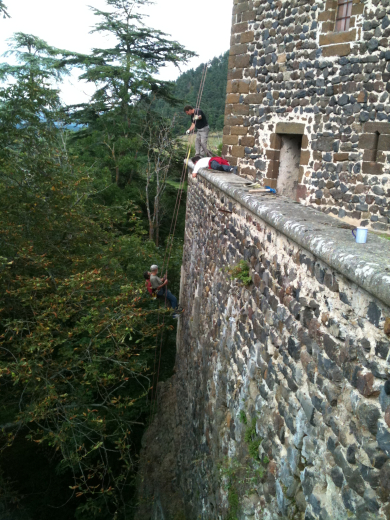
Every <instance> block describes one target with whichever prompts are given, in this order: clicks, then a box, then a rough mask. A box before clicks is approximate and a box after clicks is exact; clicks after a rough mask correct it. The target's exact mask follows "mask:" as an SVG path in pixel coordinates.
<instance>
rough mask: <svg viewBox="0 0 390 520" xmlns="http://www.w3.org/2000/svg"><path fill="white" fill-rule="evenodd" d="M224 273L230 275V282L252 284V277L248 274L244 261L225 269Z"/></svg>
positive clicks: (247, 265)
mask: <svg viewBox="0 0 390 520" xmlns="http://www.w3.org/2000/svg"><path fill="white" fill-rule="evenodd" d="M225 272H227V273H228V274H229V275H230V278H231V279H232V280H239V281H240V282H242V283H243V284H244V285H250V284H251V283H252V277H251V275H250V272H249V264H248V262H246V261H245V260H240V262H239V263H238V264H236V265H229V266H227V267H226V268H225Z"/></svg>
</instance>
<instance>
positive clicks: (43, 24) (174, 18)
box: [0, 0, 233, 104]
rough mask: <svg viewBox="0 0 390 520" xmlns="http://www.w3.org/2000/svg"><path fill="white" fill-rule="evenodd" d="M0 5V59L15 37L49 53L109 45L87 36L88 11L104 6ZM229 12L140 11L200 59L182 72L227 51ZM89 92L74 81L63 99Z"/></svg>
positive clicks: (225, 4)
mask: <svg viewBox="0 0 390 520" xmlns="http://www.w3.org/2000/svg"><path fill="white" fill-rule="evenodd" d="M5 4H6V5H7V7H8V12H9V14H10V15H11V18H10V19H8V18H7V19H3V18H1V17H0V55H2V54H4V52H5V51H6V50H7V42H6V40H7V39H8V38H10V37H11V36H12V34H13V33H15V32H25V33H29V34H34V35H35V36H39V37H40V38H42V39H43V40H45V41H47V42H48V43H49V44H50V45H52V46H54V47H59V48H60V49H68V50H74V51H78V52H85V53H87V52H89V50H90V49H91V48H93V47H104V46H105V44H106V43H107V41H108V40H106V41H105V40H104V38H102V36H101V35H97V34H89V32H90V30H91V28H92V26H93V25H94V23H95V21H96V17H95V16H94V15H93V14H92V13H91V11H90V9H89V7H88V6H91V5H92V6H93V7H96V8H98V9H105V8H106V3H105V1H104V0H65V1H64V0H5ZM232 7H233V0H196V1H186V0H155V2H154V5H152V6H149V7H147V8H145V12H147V14H148V15H149V19H148V20H146V23H147V25H149V27H153V28H155V29H160V30H162V31H164V32H166V33H167V34H170V35H171V37H172V39H173V40H177V41H178V42H179V43H181V44H182V45H184V46H185V47H186V48H187V49H190V50H192V51H194V52H196V53H197V54H198V55H199V57H198V58H194V59H193V60H191V62H190V65H189V66H188V67H186V68H195V67H197V66H198V65H199V64H200V63H204V62H205V61H207V60H210V59H212V58H214V56H219V55H220V54H222V53H223V52H225V51H226V50H228V48H229V43H230V25H231V13H232ZM178 74H179V72H178V71H177V69H175V68H174V67H173V68H172V69H165V70H164V71H163V72H162V74H161V76H162V77H163V79H165V80H173V79H175V78H176V77H177V75H178ZM92 90H93V88H92V87H91V86H90V85H86V84H85V83H81V82H79V81H78V80H77V75H76V76H73V77H72V78H71V79H70V80H68V81H66V84H65V85H64V87H63V89H62V98H63V100H64V101H65V102H66V103H69V104H71V103H78V102H81V101H86V100H87V97H86V96H89V95H90V94H91V92H92Z"/></svg>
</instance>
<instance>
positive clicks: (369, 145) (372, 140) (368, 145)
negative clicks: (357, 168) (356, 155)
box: [359, 133, 377, 150]
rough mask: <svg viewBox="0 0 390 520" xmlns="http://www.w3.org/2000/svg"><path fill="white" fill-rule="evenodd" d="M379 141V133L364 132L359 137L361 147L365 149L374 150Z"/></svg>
mask: <svg viewBox="0 0 390 520" xmlns="http://www.w3.org/2000/svg"><path fill="white" fill-rule="evenodd" d="M376 143H377V135H376V134H375V133H373V134H366V133H364V134H362V135H361V136H360V139H359V148H363V149H365V150H374V149H375V147H376Z"/></svg>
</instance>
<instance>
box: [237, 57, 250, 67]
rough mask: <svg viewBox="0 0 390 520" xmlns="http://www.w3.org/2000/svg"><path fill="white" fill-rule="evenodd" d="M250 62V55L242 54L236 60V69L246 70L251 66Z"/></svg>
mask: <svg viewBox="0 0 390 520" xmlns="http://www.w3.org/2000/svg"><path fill="white" fill-rule="evenodd" d="M249 62H250V55H249V54H242V55H239V56H236V57H235V59H234V67H236V68H237V69H244V68H245V67H247V66H248V65H249Z"/></svg>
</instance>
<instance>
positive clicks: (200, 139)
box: [184, 105, 210, 157]
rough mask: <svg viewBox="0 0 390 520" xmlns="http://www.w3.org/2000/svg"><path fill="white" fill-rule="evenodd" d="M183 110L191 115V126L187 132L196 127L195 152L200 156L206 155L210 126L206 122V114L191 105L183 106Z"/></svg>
mask: <svg viewBox="0 0 390 520" xmlns="http://www.w3.org/2000/svg"><path fill="white" fill-rule="evenodd" d="M184 112H185V113H186V114H187V115H188V116H191V122H192V124H191V126H190V128H189V129H188V130H187V132H186V133H187V134H191V133H193V132H194V130H195V129H196V131H197V133H196V141H195V153H196V155H199V156H200V157H208V156H209V151H208V150H207V141H208V138H209V131H210V127H209V124H208V122H207V117H206V114H205V113H204V112H203V110H201V109H200V108H193V107H192V106H191V105H187V106H185V107H184Z"/></svg>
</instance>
